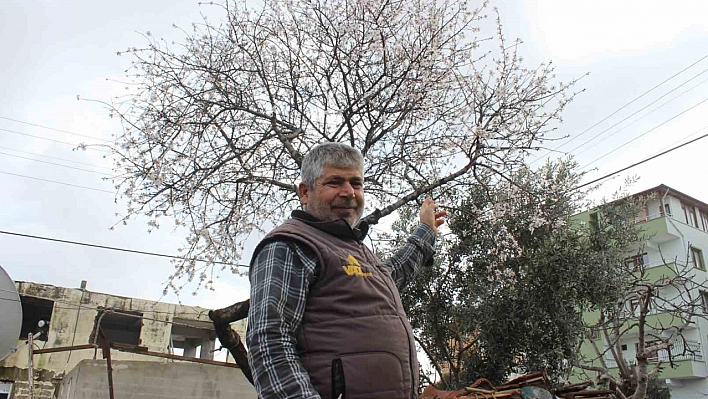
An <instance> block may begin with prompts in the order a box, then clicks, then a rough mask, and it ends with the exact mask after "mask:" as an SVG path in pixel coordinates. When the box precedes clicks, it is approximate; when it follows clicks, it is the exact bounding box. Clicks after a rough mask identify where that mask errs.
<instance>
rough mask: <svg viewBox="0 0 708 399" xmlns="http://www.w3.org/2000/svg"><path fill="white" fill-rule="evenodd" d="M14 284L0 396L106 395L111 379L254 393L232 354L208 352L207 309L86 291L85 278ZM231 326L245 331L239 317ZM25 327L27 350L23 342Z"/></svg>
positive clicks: (187, 390) (134, 389)
mask: <svg viewBox="0 0 708 399" xmlns="http://www.w3.org/2000/svg"><path fill="white" fill-rule="evenodd" d="M15 285H16V288H17V291H18V293H19V295H20V301H21V304H22V313H23V320H22V328H21V332H20V336H19V337H18V341H17V343H18V346H21V347H20V348H19V350H17V351H16V352H15V353H13V354H11V355H10V356H8V357H7V358H6V359H5V360H4V361H2V362H0V399H5V398H8V399H13V398H18V399H19V398H27V397H30V391H32V393H33V397H34V398H66V399H79V398H89V397H91V398H96V397H105V398H109V397H110V396H109V380H111V379H112V381H111V384H110V385H112V388H113V389H112V390H114V391H115V396H114V397H115V398H122V397H131V398H146V399H147V398H151V397H165V396H169V397H185V398H186V397H189V398H219V397H227V396H228V397H239V398H256V394H255V391H254V389H253V387H252V386H251V384H250V383H249V382H248V381H247V380H246V378H245V377H244V376H243V373H242V372H241V370H240V369H238V366H236V364H235V363H234V361H233V359H230V357H229V356H227V357H226V359H223V355H221V358H222V359H221V360H215V359H214V355H215V353H218V351H216V350H215V349H216V347H215V346H216V334H215V332H214V326H213V325H212V323H211V320H210V319H209V317H208V312H209V309H204V308H200V307H197V306H185V305H180V304H171V303H163V302H154V301H148V300H142V299H136V298H128V297H121V296H116V295H110V294H104V293H98V292H91V291H88V290H87V289H86V283H85V282H82V284H81V288H65V287H57V286H53V285H47V284H37V283H31V282H16V283H15ZM42 322H43V323H42ZM46 323H48V327H45V328H44V329H42V328H39V326H40V325H43V324H46ZM232 328H233V329H234V330H235V331H236V332H237V333H239V334H240V335H241V336H243V335H244V334H245V329H246V324H245V321H241V322H238V323H233V324H232ZM30 334H33V335H34V336H35V338H34V342H33V345H32V350H30V348H29V346H28V345H24V346H22V345H21V344H22V343H23V342H24V341H25V340H27V338H28V335H30ZM105 343H109V345H110V346H109V347H106V346H105ZM106 350H108V359H109V360H110V361H107V360H104V359H105V358H106V352H105V351H106ZM30 352H32V356H30ZM223 352H226V350H223ZM30 358H31V359H30ZM224 360H225V361H224ZM30 361H31V363H30ZM30 364H32V367H31V368H30ZM111 364H112V372H108V370H110V369H111V367H110V366H111ZM107 366H108V367H107ZM143 380H144V381H143ZM158 393H159V394H158Z"/></svg>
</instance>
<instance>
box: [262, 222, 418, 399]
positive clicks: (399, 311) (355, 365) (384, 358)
mask: <svg viewBox="0 0 708 399" xmlns="http://www.w3.org/2000/svg"><path fill="white" fill-rule="evenodd" d="M308 223H309V224H308ZM322 223H330V224H331V223H341V224H343V225H346V222H345V221H344V220H341V219H340V220H338V221H333V222H316V223H312V222H305V221H303V220H300V219H289V220H288V221H286V222H285V223H284V224H282V225H281V226H279V227H277V228H276V229H274V230H273V231H271V232H270V233H269V234H268V235H267V236H266V238H265V239H264V240H263V241H262V242H261V244H259V248H257V249H256V252H255V253H256V254H257V253H258V250H259V249H260V247H261V246H262V245H264V244H265V242H268V241H271V240H273V239H283V238H288V239H293V240H296V241H298V242H300V243H302V244H305V245H307V246H308V247H310V248H311V249H312V250H313V251H314V252H315V253H316V254H317V257H318V258H319V274H318V277H317V279H316V281H315V282H314V283H312V284H311V285H310V292H309V295H308V298H307V304H306V307H305V313H304V316H303V319H302V325H301V327H300V329H299V330H298V331H297V332H296V335H297V336H296V339H297V342H296V347H297V350H298V354H299V355H300V360H301V362H302V364H303V366H304V367H305V369H306V370H307V372H308V374H309V375H310V380H311V381H312V384H313V385H314V387H315V389H316V390H317V392H318V393H319V394H320V395H321V396H322V398H332V399H338V397H339V395H340V394H342V396H341V398H343V399H359V398H362V399H363V398H368V399H378V398H380V399H398V398H400V399H409V398H416V397H417V392H418V360H417V358H416V353H415V343H414V339H413V332H412V330H411V326H410V324H409V323H408V320H407V318H406V314H405V311H404V310H403V305H402V304H401V299H400V296H399V294H398V289H397V288H396V285H395V283H394V281H393V279H392V278H391V273H390V272H389V271H388V270H387V269H386V268H385V267H384V266H383V265H382V264H381V262H380V261H379V260H378V259H377V258H376V256H375V255H374V254H373V253H372V252H371V250H369V248H367V247H366V246H365V245H364V244H362V243H361V242H360V241H358V240H357V239H354V238H348V237H345V238H343V237H338V236H334V235H332V234H330V233H327V232H325V231H322V230H321V229H320V228H318V227H314V226H318V225H320V226H321V225H322ZM346 228H349V226H348V225H346ZM350 231H351V229H350ZM352 237H353V235H352Z"/></svg>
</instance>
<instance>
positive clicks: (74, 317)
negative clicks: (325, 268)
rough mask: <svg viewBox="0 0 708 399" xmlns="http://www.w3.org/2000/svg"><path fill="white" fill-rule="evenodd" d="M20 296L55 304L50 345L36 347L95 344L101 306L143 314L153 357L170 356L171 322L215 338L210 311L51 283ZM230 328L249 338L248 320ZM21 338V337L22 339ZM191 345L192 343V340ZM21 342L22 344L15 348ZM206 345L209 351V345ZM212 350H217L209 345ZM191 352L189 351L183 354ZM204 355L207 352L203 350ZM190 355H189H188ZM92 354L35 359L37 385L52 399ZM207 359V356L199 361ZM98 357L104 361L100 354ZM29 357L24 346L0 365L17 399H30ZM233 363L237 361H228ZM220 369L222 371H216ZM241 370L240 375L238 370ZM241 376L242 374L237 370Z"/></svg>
mask: <svg viewBox="0 0 708 399" xmlns="http://www.w3.org/2000/svg"><path fill="white" fill-rule="evenodd" d="M16 286H17V291H18V293H19V294H20V295H22V296H28V297H35V298H42V299H48V300H51V301H54V307H53V310H52V317H51V320H50V329H49V334H48V339H47V341H46V342H42V341H38V342H36V344H37V345H39V347H40V348H54V347H64V346H72V345H82V344H88V343H92V342H93V341H92V337H91V334H92V332H93V330H94V326H95V324H96V321H97V315H98V314H99V310H98V308H99V307H103V308H112V309H116V310H124V311H133V312H140V313H142V314H143V319H142V320H141V323H142V326H141V330H140V338H139V339H140V341H139V344H140V345H142V346H146V347H147V348H148V350H150V351H154V352H162V353H168V347H169V346H170V344H171V342H173V340H172V338H173V336H172V335H173V334H172V333H173V326H174V325H175V324H173V323H180V324H182V323H189V326H180V327H181V329H180V330H179V332H178V333H177V335H179V336H180V337H182V338H184V336H185V333H184V329H185V328H187V329H189V328H190V327H197V328H198V329H197V330H196V331H197V332H198V333H199V334H202V335H203V336H206V335H210V336H211V337H212V339H213V337H215V334H214V332H213V331H212V330H210V328H211V320H210V319H209V317H208V312H209V309H204V308H200V307H197V306H186V305H179V304H172V303H164V302H153V301H147V300H142V299H136V298H128V297H120V296H115V295H109V294H103V293H97V292H91V291H88V290H82V289H79V288H65V287H56V286H52V285H47V284H35V283H29V282H16ZM232 327H233V328H234V330H236V331H237V332H238V333H239V334H240V335H241V336H242V337H244V336H245V330H246V322H245V320H243V321H241V322H238V323H233V324H232ZM18 338H19V337H18ZM192 341H194V340H193V339H192ZM20 343H22V340H20V339H18V341H17V344H18V345H19V344H20ZM206 346H209V345H208V344H207V345H206ZM211 348H213V346H211ZM185 352H188V351H185ZM205 352H206V351H205ZM185 354H187V353H185ZM111 356H112V358H113V360H117V361H120V360H134V361H144V362H151V364H153V365H154V364H161V365H162V364H170V363H174V362H177V361H174V360H169V359H160V358H155V357H149V356H145V355H139V354H133V353H125V352H118V351H115V350H114V351H112V352H111ZM93 357H94V351H93V350H75V351H71V352H69V351H66V352H55V353H46V354H41V355H35V356H34V358H33V359H34V371H35V380H36V381H37V384H39V385H41V386H43V387H44V388H43V389H46V390H47V391H48V395H49V396H47V397H51V393H52V392H53V388H52V387H53V385H52V384H55V385H56V384H57V383H58V381H60V379H61V377H62V375H64V374H65V373H66V372H68V371H70V370H72V369H73V368H74V367H76V366H77V365H78V364H79V362H80V361H82V360H85V359H93ZM200 357H204V356H200ZM97 358H98V359H101V358H102V356H101V351H100V350H99V351H98V354H97ZM28 359H29V352H28V348H27V347H26V346H25V347H23V348H22V349H21V350H19V351H18V352H17V353H15V354H13V355H12V356H10V357H8V358H7V359H6V360H5V361H3V362H0V381H10V382H13V383H14V386H15V389H13V395H12V397H13V399H14V398H17V399H19V398H23V397H26V391H25V390H24V387H25V386H26V381H27V375H28V364H29V362H28ZM228 361H229V362H231V363H233V359H231V358H230V357H229V360H228ZM217 367H218V366H217ZM236 371H238V370H236ZM239 372H240V371H239Z"/></svg>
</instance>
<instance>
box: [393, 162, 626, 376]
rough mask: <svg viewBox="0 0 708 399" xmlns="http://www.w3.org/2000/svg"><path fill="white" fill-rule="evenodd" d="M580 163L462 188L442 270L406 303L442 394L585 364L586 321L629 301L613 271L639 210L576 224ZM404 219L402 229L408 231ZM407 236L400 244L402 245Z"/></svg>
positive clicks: (425, 278) (420, 283)
mask: <svg viewBox="0 0 708 399" xmlns="http://www.w3.org/2000/svg"><path fill="white" fill-rule="evenodd" d="M581 176H582V175H581V174H580V173H578V172H577V164H575V163H574V162H572V161H560V162H557V163H549V164H547V165H546V166H545V167H543V168H541V169H540V170H539V171H537V172H535V173H534V172H530V171H527V170H522V171H519V172H517V173H515V174H514V175H512V176H511V179H510V180H509V181H508V182H506V183H505V184H498V185H497V186H496V187H495V189H493V190H490V189H488V187H487V186H486V185H471V186H469V187H466V188H460V190H458V192H457V193H456V194H455V195H454V196H451V197H450V198H448V199H446V201H448V202H449V203H450V204H451V205H450V208H451V209H450V211H452V215H453V217H452V218H451V220H450V224H449V230H450V233H449V234H447V235H446V236H445V237H444V239H443V241H444V242H443V243H442V244H441V248H440V253H442V254H444V256H439V257H438V262H437V263H436V264H435V265H434V267H433V268H431V269H428V270H425V271H424V273H423V275H422V276H420V278H419V279H417V280H416V281H415V283H413V284H412V285H411V286H410V287H408V289H407V290H406V292H405V293H404V302H405V304H406V306H407V308H408V312H409V316H410V318H411V319H412V323H413V326H414V328H415V332H416V336H417V340H418V343H419V344H420V346H421V348H422V349H423V351H425V353H426V354H427V355H428V357H429V358H430V361H431V362H432V364H433V365H434V367H435V369H436V371H437V374H438V376H437V377H438V378H439V379H440V380H441V382H442V384H441V385H442V386H443V387H444V388H445V389H457V388H461V387H463V386H466V385H468V384H469V383H470V382H471V381H474V380H475V379H477V378H479V377H486V378H488V379H489V380H490V381H492V382H493V383H498V382H501V381H503V380H504V379H505V377H507V376H508V375H509V374H510V373H511V372H530V371H538V370H544V371H547V372H548V373H549V374H550V375H551V376H554V377H560V376H561V375H562V374H564V373H565V372H567V371H568V370H569V369H570V368H571V366H572V364H573V362H574V361H575V360H576V358H577V349H578V346H579V344H580V341H581V339H582V337H583V334H584V331H585V325H584V323H583V311H587V310H591V309H599V308H600V307H602V306H603V305H605V304H606V303H608V302H611V301H613V300H615V299H616V298H617V297H618V296H621V294H622V292H623V288H624V284H625V281H623V280H621V279H618V278H617V277H616V276H615V273H614V269H615V267H616V265H617V264H618V263H621V261H622V259H623V258H624V254H625V251H626V248H627V247H628V246H629V245H630V244H632V243H634V242H636V240H637V237H638V232H637V230H636V229H635V227H634V225H633V224H632V223H630V222H627V220H628V219H631V218H622V217H619V216H622V215H625V214H626V215H634V213H633V212H634V210H633V208H631V207H630V206H625V207H624V208H619V207H612V208H611V209H610V208H607V210H606V211H604V212H606V213H608V215H609V214H610V212H612V215H613V216H618V217H616V218H615V217H609V216H608V217H607V218H605V219H604V220H607V222H608V227H611V228H607V229H605V230H604V231H602V232H600V231H598V230H596V229H593V230H591V229H588V228H586V227H585V226H581V225H580V224H579V223H575V222H573V221H572V220H571V215H573V214H576V213H577V212H578V211H579V209H580V207H581V206H582V205H587V204H585V203H584V198H585V196H586V194H587V193H586V192H582V191H578V190H575V189H574V188H575V187H576V186H577V185H578V182H579V180H580V178H581ZM405 225H406V223H405V222H404V221H399V223H398V225H397V226H396V227H397V228H398V229H399V230H405V228H404V226H405ZM402 236H403V235H402Z"/></svg>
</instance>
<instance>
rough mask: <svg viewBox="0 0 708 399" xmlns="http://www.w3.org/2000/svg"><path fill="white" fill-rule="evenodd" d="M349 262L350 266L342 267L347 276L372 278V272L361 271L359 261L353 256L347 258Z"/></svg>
mask: <svg viewBox="0 0 708 399" xmlns="http://www.w3.org/2000/svg"><path fill="white" fill-rule="evenodd" d="M347 262H349V264H348V265H346V266H342V269H344V272H345V273H347V276H359V277H371V272H364V271H363V270H361V265H360V264H359V261H358V260H356V258H355V257H353V256H352V255H349V256H348V257H347Z"/></svg>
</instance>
